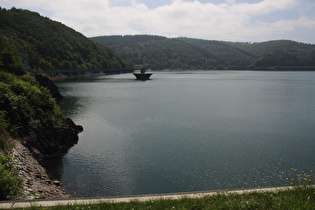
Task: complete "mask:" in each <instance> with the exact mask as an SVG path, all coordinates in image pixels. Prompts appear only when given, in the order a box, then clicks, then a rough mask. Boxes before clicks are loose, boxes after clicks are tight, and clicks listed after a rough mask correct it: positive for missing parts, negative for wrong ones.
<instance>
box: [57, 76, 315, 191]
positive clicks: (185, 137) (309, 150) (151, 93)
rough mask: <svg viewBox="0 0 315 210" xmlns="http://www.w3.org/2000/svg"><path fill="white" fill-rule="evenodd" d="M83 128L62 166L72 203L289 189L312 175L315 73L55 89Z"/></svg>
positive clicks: (100, 82) (71, 84)
mask: <svg viewBox="0 0 315 210" xmlns="http://www.w3.org/2000/svg"><path fill="white" fill-rule="evenodd" d="M58 86H59V88H60V90H61V93H62V95H64V96H65V99H64V100H63V102H62V108H63V109H64V110H65V112H66V113H68V115H69V116H70V117H71V118H72V119H73V120H74V121H75V122H76V123H77V124H80V125H82V126H83V127H84V131H83V133H81V134H80V136H79V138H80V139H79V143H78V144H77V145H76V146H74V147H73V148H71V149H70V151H69V152H68V154H66V155H65V156H64V158H63V159H62V162H61V163H60V164H59V165H57V166H56V168H55V170H57V175H58V176H59V177H60V178H61V181H62V182H63V183H64V184H65V187H66V189H67V190H68V191H69V192H70V193H71V194H73V195H76V196H112V195H136V194H153V193H170V192H187V191H203V190H216V189H233V188H249V187H265V186H278V185H286V184H288V183H287V181H286V180H285V179H286V177H288V176H291V175H292V174H291V173H292V171H290V168H297V169H299V170H301V171H304V172H309V171H310V170H312V169H314V160H315V154H314V148H315V141H314V140H315V139H314V136H315V129H314V127H315V108H314V107H315V106H314V102H315V72H251V71H209V72H167V73H163V72H154V74H153V75H152V77H151V80H149V81H138V80H135V79H134V76H133V75H132V74H122V75H111V76H101V77H97V78H95V79H94V81H93V82H91V81H90V80H89V78H88V79H77V80H69V81H64V82H59V83H58Z"/></svg>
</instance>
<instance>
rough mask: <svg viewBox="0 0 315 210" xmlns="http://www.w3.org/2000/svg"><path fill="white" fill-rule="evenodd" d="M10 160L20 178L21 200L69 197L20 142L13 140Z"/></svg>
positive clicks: (58, 182)
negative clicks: (11, 159)
mask: <svg viewBox="0 0 315 210" xmlns="http://www.w3.org/2000/svg"><path fill="white" fill-rule="evenodd" d="M14 144H15V146H14V148H13V150H12V153H11V155H12V158H13V161H14V165H15V167H16V168H17V169H18V170H19V177H21V178H22V180H23V181H22V183H23V191H22V195H21V199H26V200H33V199H48V198H49V199H59V198H70V197H71V196H70V195H69V194H68V193H67V192H66V191H65V190H64V189H63V186H62V184H61V183H60V181H58V180H52V179H50V178H49V177H48V175H47V173H46V171H45V169H44V168H43V166H41V164H40V163H39V162H38V161H37V160H36V159H35V158H34V157H33V156H32V153H31V152H30V150H29V149H28V148H26V147H25V146H24V145H23V144H22V143H21V142H19V141H17V140H15V141H14Z"/></svg>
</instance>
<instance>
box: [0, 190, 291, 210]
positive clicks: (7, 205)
mask: <svg viewBox="0 0 315 210" xmlns="http://www.w3.org/2000/svg"><path fill="white" fill-rule="evenodd" d="M292 188H293V187H289V186H288V187H273V188H256V189H243V190H217V191H204V192H193V193H179V194H157V195H139V196H130V197H127V196H126V197H95V198H72V199H64V200H24V201H7V202H4V201H1V202H0V209H13V208H30V207H50V206H58V205H74V204H76V205H78V204H99V203H101V202H111V203H121V202H130V201H134V200H137V201H151V200H158V199H174V200H175V199H181V198H202V197H204V196H212V195H216V194H218V193H226V194H231V193H237V194H243V193H251V192H274V191H279V190H287V189H292Z"/></svg>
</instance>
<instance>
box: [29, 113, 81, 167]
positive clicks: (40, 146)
mask: <svg viewBox="0 0 315 210" xmlns="http://www.w3.org/2000/svg"><path fill="white" fill-rule="evenodd" d="M65 122H66V123H65V125H64V126H62V127H60V128H48V129H46V130H43V131H37V132H36V133H35V132H32V133H31V134H30V135H29V136H26V137H24V138H23V144H24V145H25V146H26V147H27V148H29V149H30V151H31V152H32V154H33V156H34V157H35V158H36V159H37V160H38V161H39V162H40V163H41V164H44V162H45V160H47V159H51V158H54V157H56V156H62V155H64V154H65V153H66V152H67V151H68V150H69V149H70V148H71V147H72V146H74V145H75V144H77V143H78V139H79V137H78V133H80V132H82V130H83V128H82V126H80V125H76V124H75V123H74V122H73V121H72V120H71V119H70V118H66V119H65Z"/></svg>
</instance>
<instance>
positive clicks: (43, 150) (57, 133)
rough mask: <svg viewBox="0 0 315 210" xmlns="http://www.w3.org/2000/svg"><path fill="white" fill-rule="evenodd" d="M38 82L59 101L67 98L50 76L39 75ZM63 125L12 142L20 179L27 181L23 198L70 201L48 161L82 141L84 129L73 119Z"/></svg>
mask: <svg viewBox="0 0 315 210" xmlns="http://www.w3.org/2000/svg"><path fill="white" fill-rule="evenodd" d="M35 77H36V80H37V81H38V83H39V84H40V85H41V86H43V87H46V88H47V89H48V90H49V91H50V92H51V94H52V96H53V98H55V99H56V101H60V100H61V99H62V98H63V97H62V95H61V94H60V93H59V90H58V87H57V86H56V85H55V84H54V82H53V81H51V80H50V79H48V78H47V77H43V76H41V75H36V76H35ZM63 121H64V122H63V124H62V125H61V126H56V127H47V128H45V129H43V130H31V131H30V132H29V133H28V135H26V136H23V137H20V138H19V140H12V139H11V142H13V144H14V148H13V149H12V151H11V155H12V158H13V161H14V165H15V167H16V168H17V169H18V170H19V176H20V177H21V178H22V180H23V182H22V183H23V192H22V195H21V199H28V200H30V199H39V198H41V199H46V198H49V199H60V198H70V197H71V196H70V195H69V194H68V193H67V192H66V191H65V189H64V188H63V186H62V184H61V183H60V181H59V180H53V179H51V178H49V176H48V175H47V172H46V170H45V168H44V167H45V166H47V165H45V164H47V160H48V161H49V160H51V159H53V158H55V157H61V156H63V155H64V154H65V153H67V151H68V150H69V149H70V148H71V147H73V146H74V145H75V144H77V142H78V139H79V137H78V134H79V133H80V132H82V131H83V127H82V126H80V125H76V124H75V123H74V122H73V121H72V120H71V119H70V118H64V119H63Z"/></svg>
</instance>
